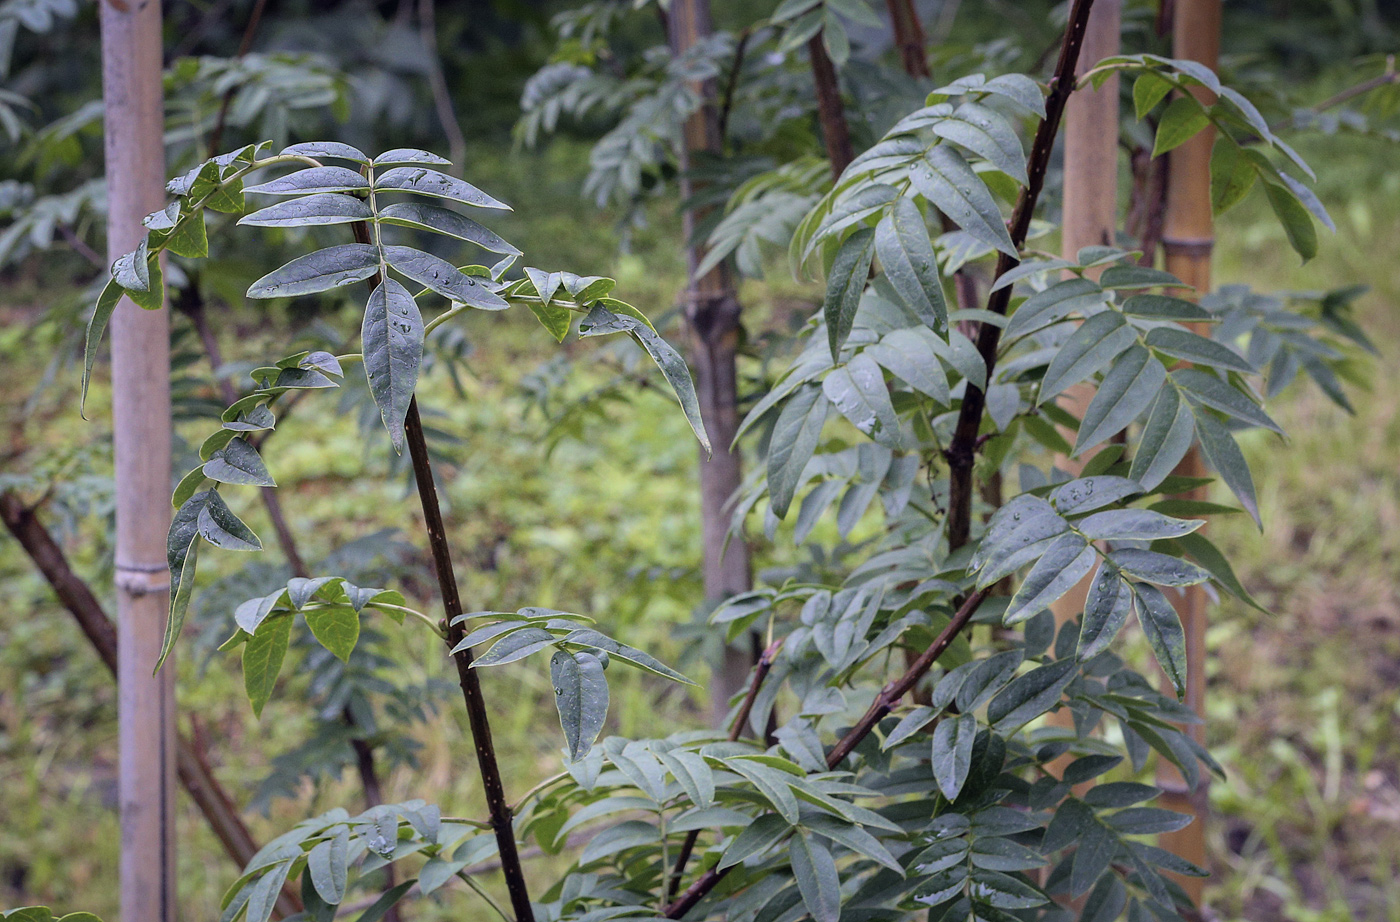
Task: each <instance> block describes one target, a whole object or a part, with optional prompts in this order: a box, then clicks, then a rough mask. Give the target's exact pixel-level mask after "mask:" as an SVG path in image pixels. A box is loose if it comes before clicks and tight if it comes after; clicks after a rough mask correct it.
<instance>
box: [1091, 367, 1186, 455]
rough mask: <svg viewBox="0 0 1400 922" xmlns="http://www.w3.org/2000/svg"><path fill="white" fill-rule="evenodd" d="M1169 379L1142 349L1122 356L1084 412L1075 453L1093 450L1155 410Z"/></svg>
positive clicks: (1162, 369) (1164, 370) (1163, 370)
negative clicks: (1150, 409) (1156, 400)
mask: <svg viewBox="0 0 1400 922" xmlns="http://www.w3.org/2000/svg"><path fill="white" fill-rule="evenodd" d="M1166 379H1167V370H1166V369H1165V368H1164V367H1163V366H1162V363H1161V362H1159V361H1157V359H1155V358H1153V357H1152V354H1151V353H1150V352H1148V351H1147V350H1146V349H1144V348H1143V347H1142V346H1133V347H1132V348H1130V349H1128V351H1126V352H1124V353H1123V354H1122V355H1121V356H1119V357H1118V360H1117V361H1115V362H1114V363H1113V367H1112V368H1111V369H1109V372H1108V374H1106V375H1104V379H1103V382H1102V383H1101V384H1100V385H1099V389H1098V392H1097V393H1095V394H1094V399H1093V400H1091V401H1090V402H1089V406H1088V408H1087V409H1086V410H1085V411H1084V419H1083V421H1082V422H1081V423H1080V426H1079V436H1078V438H1076V439H1075V443H1074V453H1075V454H1076V455H1077V454H1079V453H1080V452H1083V451H1085V450H1086V449H1089V448H1093V447H1094V446H1095V445H1097V444H1098V443H1100V442H1102V441H1103V440H1104V439H1106V438H1108V437H1109V436H1111V435H1113V434H1114V433H1116V432H1120V431H1122V430H1123V429H1125V428H1127V426H1128V424H1130V423H1131V422H1132V421H1133V420H1135V419H1137V417H1138V414H1140V413H1142V411H1144V410H1146V409H1147V408H1148V407H1149V406H1151V404H1152V401H1153V400H1155V399H1156V397H1157V392H1158V391H1159V390H1161V388H1162V385H1163V384H1164V383H1166Z"/></svg>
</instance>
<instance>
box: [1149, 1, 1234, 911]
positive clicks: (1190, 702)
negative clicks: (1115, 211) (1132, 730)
mask: <svg viewBox="0 0 1400 922" xmlns="http://www.w3.org/2000/svg"><path fill="white" fill-rule="evenodd" d="M1172 49H1173V51H1172V53H1173V55H1174V56H1175V57H1177V58H1185V59H1189V60H1192V61H1199V62H1200V63H1202V64H1204V65H1205V66H1207V67H1209V68H1211V69H1212V70H1214V69H1216V68H1217V66H1218V65H1219V63H1220V0H1176V3H1175V10H1174V14H1173V22H1172ZM1193 92H1196V93H1197V94H1198V98H1200V99H1201V100H1202V101H1203V102H1206V103H1213V102H1214V101H1215V99H1214V97H1213V96H1212V95H1210V94H1209V92H1208V91H1206V90H1205V88H1204V87H1196V88H1194V89H1193ZM1214 143H1215V133H1214V132H1213V131H1211V130H1206V131H1203V132H1201V133H1200V134H1198V135H1196V136H1195V137H1194V138H1192V139H1191V140H1189V141H1187V142H1186V143H1185V144H1183V145H1181V146H1180V147H1178V148H1176V149H1175V150H1173V151H1172V152H1171V153H1170V154H1169V155H1168V157H1169V160H1168V164H1167V169H1168V178H1167V210H1166V219H1165V226H1164V229H1163V235H1162V246H1163V250H1164V251H1165V254H1166V268H1167V271H1168V272H1171V273H1173V274H1174V275H1176V276H1177V277H1178V278H1180V279H1181V280H1182V281H1183V282H1185V283H1186V284H1188V285H1191V286H1193V287H1194V288H1195V289H1196V291H1197V292H1198V293H1204V292H1207V291H1209V290H1210V260H1211V250H1212V248H1213V247H1214V245H1215V235H1214V227H1213V223H1212V215H1211V204H1210V153H1211V147H1212V145H1213V144H1214ZM1196 332H1198V333H1203V334H1204V335H1207V336H1208V335H1210V333H1209V330H1208V329H1200V328H1198V329H1197V330H1196ZM1204 472H1205V465H1204V463H1203V462H1202V460H1201V455H1200V452H1199V450H1196V449H1192V451H1191V452H1190V453H1189V454H1188V455H1187V456H1186V458H1185V459H1184V460H1183V461H1182V462H1181V465H1180V467H1179V468H1178V470H1177V473H1179V474H1183V475H1185V476H1188V477H1198V476H1201V475H1202V474H1203V473H1204ZM1193 498H1199V499H1203V498H1204V495H1203V491H1196V492H1195V493H1194V494H1193ZM1174 601H1175V603H1176V607H1177V612H1178V613H1179V614H1180V615H1181V623H1182V627H1183V628H1184V629H1185V631H1186V663H1187V672H1188V678H1187V684H1186V704H1187V706H1189V707H1190V708H1191V710H1193V711H1195V712H1196V713H1197V714H1198V715H1204V713H1205V688H1206V673H1205V654H1206V649H1205V643H1206V595H1205V590H1204V589H1203V588H1202V587H1200V586H1192V587H1190V588H1188V589H1186V590H1184V591H1183V592H1181V593H1180V594H1178V595H1177V596H1176V597H1175V599H1174ZM1188 732H1190V733H1191V734H1192V735H1193V736H1194V737H1195V738H1196V739H1197V740H1198V741H1200V740H1201V739H1202V732H1201V727H1200V725H1195V726H1192V727H1190V728H1188ZM1157 783H1158V785H1159V786H1161V787H1162V788H1163V789H1164V790H1165V791H1166V793H1165V794H1164V795H1163V798H1162V806H1163V807H1166V808H1167V809H1171V810H1178V811H1181V812H1183V813H1191V814H1193V815H1194V816H1195V817H1196V821H1195V822H1193V823H1192V824H1191V825H1189V826H1187V827H1186V828H1185V829H1182V830H1180V831H1178V832H1174V833H1170V834H1168V835H1164V836H1162V839H1161V844H1162V846H1163V847H1164V848H1167V849H1170V850H1171V851H1173V852H1175V853H1176V854H1178V855H1180V856H1181V857H1182V858H1185V859H1186V860H1187V861H1190V862H1193V863H1195V864H1197V865H1199V866H1202V867H1204V866H1205V864H1206V846H1205V821H1206V813H1207V809H1208V804H1207V794H1206V789H1207V781H1206V780H1205V779H1204V778H1203V779H1202V781H1201V784H1200V785H1199V786H1198V787H1197V788H1196V790H1194V791H1190V790H1188V789H1187V788H1186V785H1185V782H1184V780H1183V779H1182V777H1181V774H1180V772H1178V771H1177V770H1176V769H1175V768H1174V767H1173V766H1171V765H1170V764H1167V763H1163V764H1162V766H1161V768H1160V769H1159V771H1158V777H1157ZM1178 882H1179V883H1180V884H1181V885H1182V887H1183V888H1185V890H1186V892H1187V894H1189V895H1190V896H1191V898H1192V900H1193V901H1195V902H1196V903H1197V905H1199V904H1200V902H1201V896H1202V894H1203V892H1204V883H1203V881H1202V880H1201V879H1200V878H1196V877H1191V878H1181V879H1179V881H1178Z"/></svg>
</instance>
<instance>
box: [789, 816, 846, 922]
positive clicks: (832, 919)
mask: <svg viewBox="0 0 1400 922" xmlns="http://www.w3.org/2000/svg"><path fill="white" fill-rule="evenodd" d="M790 857H791V860H792V874H793V876H794V877H795V878H797V889H798V891H799V892H800V893H801V894H802V903H803V905H805V906H806V907H807V911H808V912H809V913H811V915H812V919H813V922H839V920H840V918H841V878H840V876H839V875H838V874H837V872H836V861H835V860H834V859H833V858H832V857H831V852H830V851H828V850H827V848H826V846H824V845H822V844H821V843H819V842H817V841H816V840H815V839H813V838H812V837H811V836H810V835H808V834H807V833H806V832H803V831H799V833H798V834H797V835H796V836H793V838H792V851H791V853H790Z"/></svg>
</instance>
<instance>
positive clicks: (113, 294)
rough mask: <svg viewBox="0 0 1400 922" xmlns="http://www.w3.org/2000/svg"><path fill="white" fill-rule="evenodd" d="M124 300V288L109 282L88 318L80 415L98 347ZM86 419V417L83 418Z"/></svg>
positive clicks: (84, 344)
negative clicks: (118, 305)
mask: <svg viewBox="0 0 1400 922" xmlns="http://www.w3.org/2000/svg"><path fill="white" fill-rule="evenodd" d="M121 299H122V287H121V286H120V285H118V284H117V282H116V280H115V279H112V280H109V281H108V282H107V284H106V285H103V286H102V293H101V294H99V295H98V296H97V304H96V305H94V306H93V309H92V316H91V317H89V318H88V324H87V337H86V339H85V340H84V342H83V392H82V397H81V398H80V400H79V402H78V409H79V413H80V414H81V413H82V410H83V407H84V406H85V405H86V404H87V392H88V385H89V384H91V383H92V366H93V364H94V363H95V362H96V361H97V347H98V345H99V344H100V343H101V342H102V333H103V332H104V331H105V330H106V329H107V324H108V322H109V321H111V319H112V312H113V311H115V310H116V309H117V304H118V303H119V302H120V301H121ZM83 418H84V419H86V418H87V417H86V416H83Z"/></svg>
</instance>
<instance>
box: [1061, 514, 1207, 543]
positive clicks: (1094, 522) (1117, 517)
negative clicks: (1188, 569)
mask: <svg viewBox="0 0 1400 922" xmlns="http://www.w3.org/2000/svg"><path fill="white" fill-rule="evenodd" d="M1204 524H1205V522H1203V521H1201V520H1200V519H1174V518H1171V517H1169V516H1165V515H1162V514H1161V513H1160V512H1152V511H1149V510H1147V509H1110V510H1108V511H1107V512H1096V513H1094V514H1093V515H1091V516H1089V517H1088V518H1086V519H1084V520H1083V521H1081V522H1079V523H1078V526H1077V527H1078V528H1079V530H1080V531H1082V532H1083V533H1084V535H1085V536H1086V537H1088V538H1089V539H1090V540H1093V541H1156V540H1158V539H1160V538H1179V537H1181V536H1182V535H1187V534H1190V533H1191V532H1193V531H1195V530H1196V529H1198V528H1200V527H1201V526H1202V525H1204Z"/></svg>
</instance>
